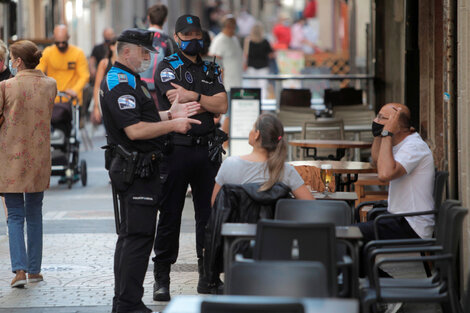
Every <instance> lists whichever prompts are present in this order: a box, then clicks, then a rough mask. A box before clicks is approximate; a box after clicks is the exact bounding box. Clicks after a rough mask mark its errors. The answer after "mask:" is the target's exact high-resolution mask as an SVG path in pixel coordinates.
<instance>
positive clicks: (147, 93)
mask: <svg viewBox="0 0 470 313" xmlns="http://www.w3.org/2000/svg"><path fill="white" fill-rule="evenodd" d="M140 87H141V88H142V91H143V92H144V95H145V96H146V97H147V98H149V99H150V98H151V97H152V96H151V95H150V92H149V91H148V89H147V88H145V86H144V85H141V86H140Z"/></svg>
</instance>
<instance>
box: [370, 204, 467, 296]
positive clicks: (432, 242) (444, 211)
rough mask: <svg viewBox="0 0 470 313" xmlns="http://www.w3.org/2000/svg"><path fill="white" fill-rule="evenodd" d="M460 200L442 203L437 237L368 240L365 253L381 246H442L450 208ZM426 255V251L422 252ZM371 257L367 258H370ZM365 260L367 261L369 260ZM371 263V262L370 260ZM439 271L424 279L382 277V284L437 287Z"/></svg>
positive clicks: (389, 247)
mask: <svg viewBox="0 0 470 313" xmlns="http://www.w3.org/2000/svg"><path fill="white" fill-rule="evenodd" d="M460 204H461V202H460V201H457V200H446V201H444V203H442V205H441V207H440V208H439V210H438V212H439V214H438V216H439V219H438V220H437V223H436V225H435V234H436V236H435V238H431V239H395V240H374V241H370V242H368V243H367V244H366V245H365V247H364V250H365V254H366V255H369V258H370V257H371V254H372V253H373V251H374V250H375V249H380V248H387V249H393V248H404V247H407V246H408V247H419V246H423V247H431V246H442V244H443V243H444V241H445V236H446V235H448V231H447V218H448V213H449V209H450V208H452V207H455V206H459V205H460ZM422 255H423V256H424V253H423V254H422ZM369 258H368V259H367V260H369ZM367 260H365V261H367ZM369 263H370V262H369ZM439 275H440V273H439V271H438V270H436V271H435V272H434V273H433V275H431V276H429V277H426V278H422V279H408V278H399V279H397V278H380V284H381V286H384V287H394V286H403V285H406V286H407V287H409V288H427V287H436V286H437V285H438V281H439Z"/></svg>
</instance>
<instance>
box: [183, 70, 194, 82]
mask: <svg viewBox="0 0 470 313" xmlns="http://www.w3.org/2000/svg"><path fill="white" fill-rule="evenodd" d="M184 78H186V81H187V82H188V83H190V84H192V83H193V75H191V73H190V72H188V71H186V73H185V74H184Z"/></svg>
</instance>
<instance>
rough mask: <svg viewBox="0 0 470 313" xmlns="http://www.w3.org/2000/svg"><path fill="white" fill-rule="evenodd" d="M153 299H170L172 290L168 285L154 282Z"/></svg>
mask: <svg viewBox="0 0 470 313" xmlns="http://www.w3.org/2000/svg"><path fill="white" fill-rule="evenodd" d="M153 300H154V301H170V300H171V296H170V290H169V289H168V287H166V286H158V284H157V283H154V284H153Z"/></svg>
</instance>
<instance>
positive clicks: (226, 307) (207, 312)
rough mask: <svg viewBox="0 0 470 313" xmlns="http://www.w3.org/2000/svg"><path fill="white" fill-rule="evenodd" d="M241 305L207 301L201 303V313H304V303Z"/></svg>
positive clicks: (238, 303)
mask: <svg viewBox="0 0 470 313" xmlns="http://www.w3.org/2000/svg"><path fill="white" fill-rule="evenodd" d="M268 301H269V300H266V302H265V303H240V302H230V301H211V300H209V299H208V300H205V301H203V302H202V303H201V313H222V312H223V313H271V312H276V313H304V312H305V310H304V306H303V304H302V303H298V302H291V303H270V302H268Z"/></svg>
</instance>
